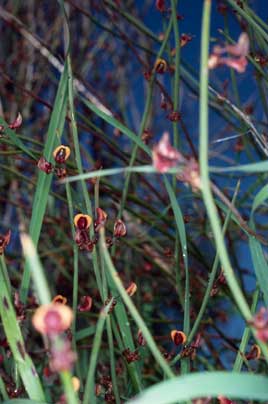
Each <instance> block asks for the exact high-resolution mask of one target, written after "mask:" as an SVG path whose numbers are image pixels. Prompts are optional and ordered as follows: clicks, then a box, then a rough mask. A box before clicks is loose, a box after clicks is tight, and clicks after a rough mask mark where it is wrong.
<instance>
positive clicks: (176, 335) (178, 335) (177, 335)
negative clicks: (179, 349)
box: [170, 330, 187, 346]
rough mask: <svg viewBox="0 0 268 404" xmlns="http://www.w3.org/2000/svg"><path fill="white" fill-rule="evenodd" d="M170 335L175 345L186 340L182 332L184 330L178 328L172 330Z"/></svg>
mask: <svg viewBox="0 0 268 404" xmlns="http://www.w3.org/2000/svg"><path fill="white" fill-rule="evenodd" d="M170 336H171V339H172V341H173V342H174V344H175V345H177V346H179V345H184V344H185V342H186V340H187V337H186V335H185V334H184V332H182V331H178V330H172V331H171V333H170Z"/></svg>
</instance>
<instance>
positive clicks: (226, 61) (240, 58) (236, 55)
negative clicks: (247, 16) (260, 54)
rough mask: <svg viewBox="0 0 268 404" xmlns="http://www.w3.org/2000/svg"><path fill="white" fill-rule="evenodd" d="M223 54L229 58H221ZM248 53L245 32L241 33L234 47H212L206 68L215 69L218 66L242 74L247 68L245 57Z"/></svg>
mask: <svg viewBox="0 0 268 404" xmlns="http://www.w3.org/2000/svg"><path fill="white" fill-rule="evenodd" d="M224 53H229V54H230V55H231V56H225V57H222V56H221V55H222V54H224ZM248 53H249V38H248V34H247V33H246V32H242V34H241V35H240V36H239V38H238V41H237V43H236V44H235V45H226V46H223V47H221V46H218V45H216V46H214V48H213V51H212V54H211V55H210V57H209V60H208V68H209V69H215V68H216V67H218V66H223V65H226V66H229V67H232V68H233V69H235V70H236V71H237V72H238V73H244V71H245V70H246V67H247V64H248V62H247V59H246V57H247V55H248Z"/></svg>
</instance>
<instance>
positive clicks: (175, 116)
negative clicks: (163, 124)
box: [167, 111, 181, 122]
mask: <svg viewBox="0 0 268 404" xmlns="http://www.w3.org/2000/svg"><path fill="white" fill-rule="evenodd" d="M167 118H168V119H169V120H170V121H171V122H179V121H180V120H181V114H180V113H179V112H178V111H170V112H169V114H168V115H167Z"/></svg>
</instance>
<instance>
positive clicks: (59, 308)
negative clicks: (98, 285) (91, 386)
mask: <svg viewBox="0 0 268 404" xmlns="http://www.w3.org/2000/svg"><path fill="white" fill-rule="evenodd" d="M56 298H57V299H56ZM56 298H55V299H54V302H52V303H50V304H45V305H42V306H40V307H39V308H38V309H37V310H36V311H35V313H34V315H33V317H32V324H33V326H34V328H35V329H36V330H37V331H39V332H40V333H41V334H42V335H44V336H46V337H47V338H48V340H49V341H50V362H49V364H50V369H51V370H52V371H53V372H61V371H67V370H71V369H72V366H73V364H74V362H75V360H76V355H75V353H74V352H73V351H72V349H71V343H70V341H69V340H68V338H66V337H63V335H62V333H63V332H65V331H67V330H68V329H69V328H70V326H71V323H72V319H73V312H72V310H71V308H70V307H68V306H66V305H65V304H62V303H55V301H59V300H61V299H60V298H58V296H57V297H56Z"/></svg>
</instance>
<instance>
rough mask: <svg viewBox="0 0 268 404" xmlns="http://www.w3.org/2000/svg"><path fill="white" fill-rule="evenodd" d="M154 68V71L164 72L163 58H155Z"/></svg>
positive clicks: (165, 64) (164, 62)
mask: <svg viewBox="0 0 268 404" xmlns="http://www.w3.org/2000/svg"><path fill="white" fill-rule="evenodd" d="M154 69H155V71H156V73H159V74H164V73H165V72H166V71H167V62H166V61H165V59H160V58H159V59H157V60H156V62H155V64H154Z"/></svg>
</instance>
